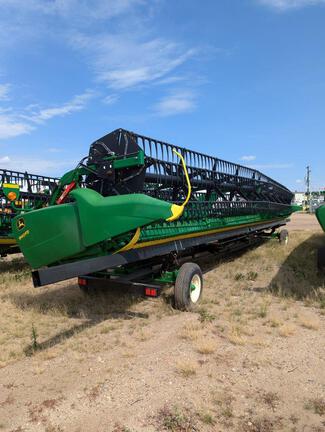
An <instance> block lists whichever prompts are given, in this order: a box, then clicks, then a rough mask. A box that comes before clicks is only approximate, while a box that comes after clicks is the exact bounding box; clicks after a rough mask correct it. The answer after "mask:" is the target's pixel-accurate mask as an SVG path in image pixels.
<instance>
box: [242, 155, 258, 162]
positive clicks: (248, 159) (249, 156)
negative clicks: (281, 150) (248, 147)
mask: <svg viewBox="0 0 325 432" xmlns="http://www.w3.org/2000/svg"><path fill="white" fill-rule="evenodd" d="M255 159H256V156H253V155H248V156H242V157H241V158H240V160H242V161H245V162H250V161H253V160H255Z"/></svg>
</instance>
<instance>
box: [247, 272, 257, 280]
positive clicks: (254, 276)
mask: <svg viewBox="0 0 325 432" xmlns="http://www.w3.org/2000/svg"><path fill="white" fill-rule="evenodd" d="M257 277H258V273H256V272H254V271H250V272H248V273H247V276H246V278H247V280H249V281H256V279H257Z"/></svg>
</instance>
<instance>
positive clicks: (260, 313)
mask: <svg viewBox="0 0 325 432" xmlns="http://www.w3.org/2000/svg"><path fill="white" fill-rule="evenodd" d="M266 315H267V304H266V303H262V304H261V305H260V306H259V308H258V311H257V316H258V317H259V318H265V317H266Z"/></svg>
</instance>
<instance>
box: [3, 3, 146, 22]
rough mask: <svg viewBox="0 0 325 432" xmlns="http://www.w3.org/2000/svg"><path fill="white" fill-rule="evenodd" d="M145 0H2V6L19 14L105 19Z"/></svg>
mask: <svg viewBox="0 0 325 432" xmlns="http://www.w3.org/2000/svg"><path fill="white" fill-rule="evenodd" d="M141 3H143V0H50V1H45V0H28V1H26V0H0V7H4V8H5V9H7V10H10V9H11V10H12V9H14V10H16V11H18V13H19V14H28V13H30V14H35V13H40V14H45V15H54V16H58V17H61V18H67V19H69V20H70V19H72V20H74V19H80V18H82V19H87V20H88V21H89V20H92V19H95V20H103V19H107V18H112V17H114V16H117V15H120V14H122V13H125V12H126V11H127V10H129V9H130V8H131V7H133V6H135V5H138V4H141Z"/></svg>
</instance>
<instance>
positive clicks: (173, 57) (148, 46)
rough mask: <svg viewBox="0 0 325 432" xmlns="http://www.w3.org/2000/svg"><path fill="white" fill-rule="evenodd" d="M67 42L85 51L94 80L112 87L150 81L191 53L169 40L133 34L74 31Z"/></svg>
mask: <svg viewBox="0 0 325 432" xmlns="http://www.w3.org/2000/svg"><path fill="white" fill-rule="evenodd" d="M71 43H72V45H73V46H74V47H75V48H77V49H78V50H80V51H82V52H86V53H87V55H88V56H89V61H90V63H91V64H92V65H93V67H94V69H95V73H96V75H97V78H98V80H99V81H102V82H104V83H106V84H107V85H108V86H109V87H110V88H113V89H115V90H123V89H128V88H131V87H135V86H139V85H142V84H148V83H154V82H155V81H157V80H159V79H161V78H163V77H166V76H167V75H168V74H169V73H170V72H171V71H173V70H174V69H176V68H177V67H178V66H180V65H182V64H183V63H184V62H185V61H187V60H188V59H189V58H190V57H192V56H193V55H194V53H195V50H193V49H184V48H183V47H181V46H180V45H179V44H177V43H175V42H171V41H169V40H165V39H160V38H157V39H151V40H147V41H143V40H140V38H139V37H137V36H135V35H134V34H132V35H126V34H119V35H116V34H102V35H96V36H93V37H90V36H86V35H82V34H75V35H74V36H73V37H72V38H71Z"/></svg>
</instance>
